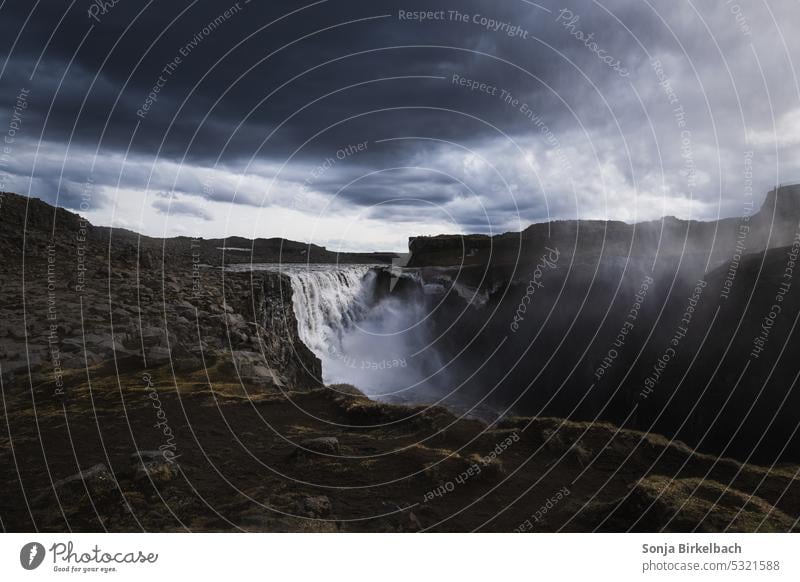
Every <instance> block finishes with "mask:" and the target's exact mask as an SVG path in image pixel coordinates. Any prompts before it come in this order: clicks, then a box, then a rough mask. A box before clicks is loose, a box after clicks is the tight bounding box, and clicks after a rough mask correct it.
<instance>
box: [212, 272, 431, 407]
mask: <svg viewBox="0 0 800 582" xmlns="http://www.w3.org/2000/svg"><path fill="white" fill-rule="evenodd" d="M228 268H229V269H231V270H235V271H241V270H245V269H247V270H255V271H274V272H279V273H282V274H283V275H285V276H286V277H288V278H289V281H290V282H291V285H292V306H293V310H294V315H295V318H296V319H297V328H298V334H299V336H300V340H301V341H302V342H303V343H304V344H305V345H306V346H308V348H309V349H310V350H311V351H312V352H314V354H315V355H316V356H317V357H318V358H319V359H320V360H321V361H322V379H323V381H324V382H325V383H326V384H339V383H344V384H352V385H354V386H357V387H358V388H360V389H362V390H363V391H364V392H365V393H366V394H367V395H368V396H371V397H375V398H386V399H390V400H392V401H398V402H422V401H426V400H430V399H431V398H432V395H433V394H434V393H435V392H437V391H438V386H439V384H441V383H442V382H443V378H444V374H443V373H441V369H442V365H443V363H442V362H441V361H440V359H439V356H438V353H437V351H436V350H435V349H433V348H432V346H431V344H430V342H431V339H432V338H433V337H434V336H433V335H432V333H431V330H430V322H429V321H427V318H426V315H427V313H428V305H427V299H426V296H427V295H429V294H430V293H431V291H430V290H428V292H426V291H425V290H424V286H425V285H424V279H423V278H422V277H421V275H420V274H418V273H415V272H404V273H403V274H402V275H401V278H407V279H409V280H411V281H413V282H414V286H413V287H415V288H416V289H417V292H416V293H414V292H411V293H405V294H403V295H402V296H397V295H395V294H392V293H391V292H388V293H379V292H378V279H379V276H378V269H376V265H322V264H321V265H314V264H299V265H285V264H284V265H279V264H268V263H262V264H249V265H233V266H230V267H228ZM437 281H438V280H437ZM439 292H440V291H439V290H438V286H437V289H436V293H434V294H437V293H439Z"/></svg>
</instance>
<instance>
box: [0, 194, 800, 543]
mask: <svg viewBox="0 0 800 582" xmlns="http://www.w3.org/2000/svg"><path fill="white" fill-rule="evenodd" d="M226 244H227V246H228V247H233V246H235V247H247V248H249V247H250V246H251V245H252V244H253V243H252V242H251V241H243V240H237V241H232V240H230V239H229V240H228V241H227V243H225V242H223V241H194V240H192V239H172V240H157V239H148V238H145V237H138V236H137V235H135V234H133V233H129V232H119V233H118V232H117V231H109V230H108V229H102V228H96V227H93V226H91V225H89V224H87V223H86V222H85V221H83V220H81V219H80V217H78V216H77V215H74V214H71V213H69V212H67V211H64V210H61V209H59V210H55V209H54V208H52V207H51V206H48V205H46V204H45V203H43V202H40V201H38V200H28V199H26V198H23V197H19V196H16V195H13V194H4V195H2V205H1V206H0V253H2V260H1V261H0V273H1V275H0V276H1V277H2V282H3V285H2V290H0V315H1V316H0V365H2V370H0V371H1V372H2V376H1V377H2V417H1V418H2V422H0V424H1V425H2V426H1V427H0V467H2V473H0V525H2V528H3V530H5V531H51V532H52V531H55V532H63V531H106V530H107V531H185V530H191V531H240V530H243V531H308V532H337V531H342V532H346V531H378V532H384V531H385V532H416V531H472V530H481V531H557V530H558V531H592V530H602V531H626V530H635V531H661V530H663V531H793V530H797V529H798V525H797V519H798V516H800V478H798V471H799V470H800V467H798V466H797V465H795V464H791V463H785V462H782V463H779V464H775V463H773V464H770V465H767V466H756V465H752V464H742V463H740V462H738V461H735V460H732V459H727V458H717V457H716V456H711V455H708V454H702V453H699V452H697V451H695V450H693V449H692V448H691V447H689V446H687V445H685V444H683V443H682V442H680V441H677V440H670V439H668V438H665V437H663V436H659V435H656V434H648V433H646V432H639V431H633V430H626V429H619V428H617V427H616V426H614V425H613V424H610V423H607V422H595V423H591V422H576V421H569V420H563V419H558V418H548V417H538V418H537V417H534V418H527V417H509V418H506V419H504V420H503V421H502V422H500V423H498V424H495V425H493V426H487V425H486V424H484V423H482V422H480V421H478V420H474V419H466V418H459V417H457V416H455V415H454V414H453V413H451V412H448V411H447V410H445V409H443V408H439V407H433V408H428V407H405V406H396V405H388V404H384V403H379V402H374V401H371V400H369V399H368V398H366V397H365V396H364V395H363V394H361V393H360V392H359V391H358V390H357V389H355V388H353V387H350V386H341V385H340V386H327V387H326V386H322V385H321V384H320V382H319V380H318V378H319V377H320V362H319V360H318V359H317V358H316V357H315V356H314V355H313V353H311V352H310V350H308V348H306V347H305V346H304V345H303V344H302V342H301V341H300V340H299V338H298V332H297V322H296V321H295V319H294V315H293V311H292V308H291V301H292V291H291V287H290V286H289V285H288V284H287V281H286V280H285V278H284V277H283V276H282V275H279V274H270V273H257V274H255V275H251V274H249V273H231V272H226V271H223V270H221V269H220V268H219V265H220V264H221V262H222V257H221V255H222V251H220V250H219V248H220V247H223V246H226ZM300 246H302V247H304V248H302V249H301V248H299V247H298V246H297V243H288V242H286V243H285V244H284V243H283V242H281V241H278V242H275V241H272V242H271V243H270V242H268V241H261V242H256V243H255V247H254V248H255V249H256V251H255V252H254V256H253V257H251V256H250V254H249V253H248V254H247V255H246V257H247V260H248V261H249V260H251V259H252V260H255V261H257V262H269V261H274V260H287V259H286V257H285V256H284V255H285V253H283V252H282V249H288V250H289V251H291V253H293V254H292V256H293V257H294V260H295V261H304V260H312V261H313V262H324V261H332V260H342V261H344V262H386V261H389V260H391V257H390V255H388V254H384V255H378V256H376V255H362V256H341V255H338V256H337V255H333V253H328V252H327V251H325V250H324V249H321V248H319V247H315V248H314V249H312V250H311V251H310V252H311V254H312V257H311V259H309V258H308V254H307V253H308V251H307V250H306V249H305V245H300ZM276 248H277V249H278V250H277V251H276V250H275V249H276ZM304 250H306V254H303V251H304ZM436 252H440V251H436ZM276 253H280V256H277V255H276ZM439 256H440V257H441V256H443V255H441V254H440V255H439ZM236 260H239V259H236Z"/></svg>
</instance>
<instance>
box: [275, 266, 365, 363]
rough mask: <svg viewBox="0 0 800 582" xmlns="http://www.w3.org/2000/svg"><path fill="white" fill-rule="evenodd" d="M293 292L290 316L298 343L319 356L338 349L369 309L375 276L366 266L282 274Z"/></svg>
mask: <svg viewBox="0 0 800 582" xmlns="http://www.w3.org/2000/svg"><path fill="white" fill-rule="evenodd" d="M284 273H285V274H286V275H288V276H289V278H290V280H291V282H292V291H293V292H294V297H293V305H294V315H295V317H296V318H297V325H298V332H299V334H300V339H301V340H302V341H303V343H304V344H306V345H307V346H308V347H309V348H310V349H311V351H313V352H314V353H315V354H317V355H318V356H320V355H321V354H326V355H330V354H331V351H332V350H334V349H336V348H337V347H338V346H340V345H341V342H342V337H343V335H344V334H346V333H348V332H350V331H352V330H353V328H354V326H356V325H357V323H358V322H359V321H360V320H361V319H363V318H364V317H365V316H366V314H367V312H368V310H369V308H370V296H371V294H372V293H373V292H374V281H375V273H374V272H373V271H372V267H370V266H368V265H347V266H336V267H331V266H330V265H322V266H320V267H319V268H313V267H302V268H297V269H291V270H286V269H285V268H284Z"/></svg>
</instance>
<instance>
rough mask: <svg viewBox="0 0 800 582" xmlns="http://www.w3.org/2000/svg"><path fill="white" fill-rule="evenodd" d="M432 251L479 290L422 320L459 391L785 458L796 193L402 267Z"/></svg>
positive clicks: (432, 243) (796, 441) (498, 244)
mask: <svg viewBox="0 0 800 582" xmlns="http://www.w3.org/2000/svg"><path fill="white" fill-rule="evenodd" d="M520 237H521V238H520ZM445 243H448V244H450V245H451V246H450V251H451V252H450V255H449V258H448V261H450V262H451V263H452V262H455V261H461V260H462V259H463V260H465V261H466V263H467V266H466V267H462V268H452V269H451V270H450V271H449V272H450V273H451V276H452V277H453V279H454V280H455V281H457V282H460V283H464V284H469V285H472V286H477V287H479V288H480V290H481V291H482V292H483V293H485V294H487V295H488V297H489V300H488V302H487V303H486V304H485V305H483V306H482V307H479V308H476V307H474V306H473V307H470V308H469V309H466V310H465V302H464V300H463V299H462V298H461V297H459V296H458V294H456V293H452V292H451V293H449V294H448V295H447V296H446V299H445V300H444V301H443V302H442V304H441V305H440V306H438V307H437V309H436V311H435V313H434V314H433V319H434V320H435V322H436V325H437V329H438V331H439V332H440V333H441V334H442V335H443V340H442V341H441V342H440V343H439V348H440V349H441V351H442V359H443V361H450V360H451V359H452V360H453V363H452V364H451V365H450V367H449V368H448V371H449V372H450V373H451V377H450V379H449V382H450V383H451V384H453V385H458V384H460V383H461V382H464V383H465V389H464V391H463V392H462V393H463V394H471V396H472V398H473V399H474V400H475V401H477V400H479V399H480V398H483V397H487V398H488V401H489V402H491V403H492V404H493V405H494V407H495V408H497V409H499V410H504V409H506V408H508V407H511V409H512V410H514V411H516V412H517V413H519V414H524V415H535V416H554V417H566V418H573V419H578V420H586V421H589V420H597V419H600V420H609V421H611V422H614V423H615V424H618V425H621V426H625V427H627V428H634V429H638V430H647V431H654V432H657V433H659V434H664V435H667V436H669V437H674V438H678V439H680V440H682V441H685V442H687V443H689V444H691V445H693V446H697V447H698V448H699V449H700V450H703V451H707V452H712V453H715V454H722V455H730V456H733V457H735V458H738V459H741V460H746V461H748V462H759V463H764V464H770V463H772V462H774V461H778V462H792V461H795V462H796V461H798V460H800V438H798V431H797V430H796V427H797V424H798V422H799V421H800V417H798V413H797V411H798V410H800V391H798V390H796V389H795V378H796V375H797V373H798V371H800V364H799V363H798V362H797V360H796V358H793V357H792V356H791V355H790V354H792V353H797V350H798V349H800V343H798V342H799V341H800V340H798V338H797V334H796V333H794V328H795V327H794V326H795V323H796V321H797V318H798V314H800V270H798V269H797V260H798V258H800V257H798V252H799V251H800V187H783V188H780V189H778V190H775V191H773V192H771V193H770V194H769V195H768V196H767V198H766V201H765V204H764V206H763V207H762V208H761V210H760V211H759V212H758V213H756V214H754V215H752V216H750V217H743V218H739V219H723V220H721V221H719V222H710V223H699V222H687V221H679V220H676V219H664V221H660V222H656V223H644V224H639V225H627V224H623V223H614V222H609V223H604V222H592V221H580V222H557V223H551V224H549V225H534V226H532V227H531V228H529V229H527V230H526V231H525V232H523V233H521V235H519V234H518V235H501V236H499V237H494V239H492V248H491V249H489V248H483V249H479V251H478V252H477V254H473V255H472V256H471V257H463V255H462V254H461V246H462V243H461V241H460V237H435V238H434V239H416V240H415V241H414V244H413V245H412V248H413V249H415V254H414V256H413V257H412V263H413V264H415V265H417V267H418V269H424V267H423V265H425V264H426V262H427V261H428V260H431V261H432V262H433V263H435V264H441V263H442V261H443V258H444V257H445V256H446V255H445V250H443V249H446V246H443V245H445ZM469 244H470V243H469V242H465V245H469ZM481 244H484V243H483V241H482V242H481ZM456 249H458V250H457V251H456ZM490 252H491V253H492V254H491V257H490V256H489V253H490ZM481 261H483V262H481ZM473 263H474V264H473ZM440 268H441V267H440ZM487 395H488V396H487Z"/></svg>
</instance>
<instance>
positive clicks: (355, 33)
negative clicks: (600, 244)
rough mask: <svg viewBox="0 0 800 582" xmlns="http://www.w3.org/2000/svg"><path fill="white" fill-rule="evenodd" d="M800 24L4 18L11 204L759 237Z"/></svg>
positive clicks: (567, 14) (606, 5)
mask: <svg viewBox="0 0 800 582" xmlns="http://www.w3.org/2000/svg"><path fill="white" fill-rule="evenodd" d="M420 11H422V12H423V14H420V13H419V12H420ZM798 20H800V4H798V3H797V2H796V1H795V0H778V1H776V2H766V1H755V0H754V1H748V0H742V1H738V2H734V1H729V0H720V1H719V2H702V3H701V2H691V1H683V0H676V1H675V2H673V1H670V2H666V1H654V0H625V1H621V0H619V1H618V0H614V1H605V0H603V1H584V0H580V1H579V0H574V1H571V2H569V3H565V4H562V3H555V2H553V1H551V0H542V1H541V2H540V3H534V2H531V1H528V0H482V1H475V0H450V1H448V0H445V1H441V2H439V1H438V0H437V2H413V1H409V2H402V1H401V2H395V1H394V0H378V1H376V2H355V1H352V0H347V1H344V0H320V1H317V2H311V3H305V2H302V1H295V2H289V1H286V0H277V1H276V0H270V1H268V2H267V1H260V0H251V1H249V2H248V1H247V0H240V2H238V3H236V2H231V3H228V2H227V1H226V0H216V1H214V2H211V1H202V0H194V1H187V0H170V1H163V0H162V1H154V0H153V1H150V2H144V1H134V0H116V2H110V1H107V2H99V1H97V2H89V1H88V0H72V1H71V2H70V1H66V0H59V1H56V0H36V1H34V0H6V1H3V2H0V47H2V50H0V59H2V60H0V63H1V64H0V67H1V68H0V90H1V91H2V93H0V113H2V121H0V133H2V134H3V141H4V143H3V147H4V148H5V149H4V150H3V151H2V158H0V171H1V172H0V189H5V190H9V191H15V192H18V193H21V194H26V195H31V196H35V197H39V198H42V199H44V200H46V201H48V202H51V203H54V204H57V205H59V206H62V207H65V208H68V209H72V210H76V211H79V212H80V213H81V214H83V215H85V216H87V217H88V218H90V220H92V222H93V223H95V224H103V225H113V226H118V227H125V228H130V229H134V230H137V231H139V232H142V233H145V234H148V235H155V236H165V235H166V236H173V235H192V236H203V237H220V236H226V235H239V236H247V237H257V236H258V237H270V236H283V237H286V238H291V239H294V240H301V241H310V242H315V243H317V244H323V245H326V246H328V247H329V248H332V249H334V250H338V249H341V250H365V249H385V250H404V249H405V247H406V241H407V238H408V237H409V236H413V235H419V234H435V233H440V232H463V233H466V232H485V233H498V232H505V231H510V230H519V229H521V228H524V227H525V226H527V225H528V224H530V223H532V222H539V221H546V220H553V219H567V218H576V217H580V218H601V219H606V218H607V219H616V220H624V221H628V222H634V221H641V220H651V219H656V218H659V217H661V216H664V215H673V216H678V217H682V218H695V219H703V220H707V219H714V218H716V217H717V216H734V215H741V214H742V213H743V212H746V211H747V209H748V208H749V203H751V202H752V203H754V204H755V205H756V206H757V205H758V204H760V202H761V201H762V200H763V197H764V195H765V193H766V191H767V190H768V189H769V188H770V187H771V186H772V185H773V184H775V183H778V182H792V181H798V180H800V150H798V148H797V147H796V146H797V145H798V144H799V143H800V83H798V78H797V71H796V68H795V62H794V60H795V59H796V58H797V57H800V39H798V36H797V34H796V31H794V30H793V28H794V25H795V24H796V23H797V22H798ZM751 180H752V188H751V187H750V183H751V182H750V181H751Z"/></svg>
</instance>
